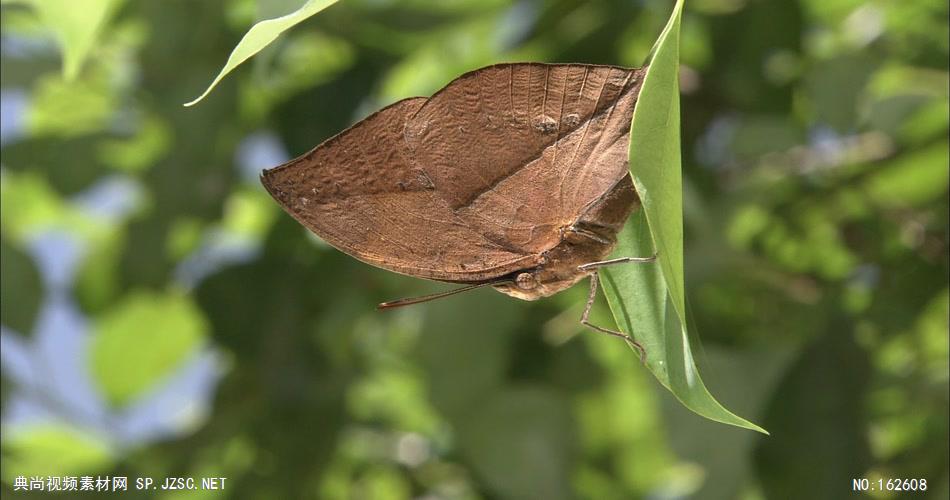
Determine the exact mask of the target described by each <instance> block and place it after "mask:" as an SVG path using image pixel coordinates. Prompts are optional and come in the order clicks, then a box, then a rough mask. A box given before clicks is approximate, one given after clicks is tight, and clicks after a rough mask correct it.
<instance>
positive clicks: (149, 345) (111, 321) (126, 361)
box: [90, 293, 208, 406]
mask: <svg viewBox="0 0 950 500" xmlns="http://www.w3.org/2000/svg"><path fill="white" fill-rule="evenodd" d="M207 330H208V325H207V321H206V320H205V318H204V316H203V315H202V314H201V311H200V310H199V309H198V308H197V307H196V306H195V305H194V304H193V303H192V301H191V300H190V299H189V298H188V296H186V295H180V294H176V293H169V294H162V295H160V294H154V293H133V294H131V295H130V296H128V297H126V298H125V299H124V300H123V301H122V302H120V303H119V304H118V305H116V306H115V308H114V309H112V310H110V311H108V312H106V313H105V314H104V315H103V317H102V318H101V319H100V320H99V321H98V322H97V324H96V331H95V336H94V337H93V340H92V345H91V349H92V355H91V356H90V361H91V363H92V366H91V367H90V370H91V372H92V375H93V378H94V379H95V380H96V382H97V383H98V384H99V387H100V388H101V389H102V391H103V393H104V395H105V397H106V400H107V401H109V403H110V404H112V405H115V406H122V405H125V404H127V403H129V402H131V401H133V400H134V399H136V398H137V397H139V396H140V395H142V394H143V393H144V392H145V391H147V390H149V389H151V388H153V387H154V386H155V385H156V384H158V383H159V382H161V381H162V379H163V378H165V377H166V376H168V375H170V374H171V373H172V372H174V371H175V369H177V368H178V367H179V366H181V364H182V363H183V362H184V361H185V359H186V358H187V357H188V356H189V355H191V354H193V353H194V351H195V349H196V348H198V347H199V346H200V344H201V342H202V341H203V339H204V336H205V333H206V332H207Z"/></svg>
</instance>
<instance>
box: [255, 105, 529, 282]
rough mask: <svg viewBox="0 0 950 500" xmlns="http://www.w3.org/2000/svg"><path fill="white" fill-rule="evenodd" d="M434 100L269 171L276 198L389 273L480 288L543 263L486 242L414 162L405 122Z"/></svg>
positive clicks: (383, 116)
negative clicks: (475, 283)
mask: <svg viewBox="0 0 950 500" xmlns="http://www.w3.org/2000/svg"><path fill="white" fill-rule="evenodd" d="M425 102H426V99H425V98H422V97H419V98H412V99H406V100H403V101H400V102H398V103H395V104H393V105H391V106H389V107H387V108H385V109H383V110H381V111H379V112H378V113H376V114H374V115H372V116H370V117H368V118H366V119H365V120H363V121H361V122H359V123H357V124H356V125H354V126H353V127H351V128H350V129H348V130H346V131H343V132H341V133H340V134H338V135H336V136H335V137H333V138H331V139H329V140H327V141H326V142H324V143H322V144H320V145H319V146H317V147H316V148H314V149H313V150H312V151H310V152H309V153H307V154H305V155H303V156H301V157H299V158H296V159H294V160H291V161H290V162H288V163H286V164H284V165H281V166H279V167H277V168H275V169H272V170H267V171H265V172H264V173H263V175H262V178H261V181H262V183H263V184H264V186H265V187H266V188H267V190H268V192H270V194H271V195H272V196H273V197H274V198H275V199H276V200H277V201H278V202H279V203H280V204H281V205H282V206H283V208H284V209H285V210H286V211H287V212H288V213H290V214H291V215H292V216H293V217H294V218H295V219H297V220H298V221H299V222H300V223H301V224H303V225H304V226H306V227H307V228H308V229H310V230H311V231H313V232H314V233H316V234H317V235H319V236H320V237H321V238H323V239H324V240H326V241H327V242H328V243H330V244H331V245H333V246H335V247H336V248H339V249H340V250H342V251H344V252H346V253H348V254H350V255H352V256H353V257H356V258H358V259H360V260H363V261H365V262H368V263H370V264H372V265H375V266H378V267H381V268H384V269H388V270H391V271H395V272H399V273H403V274H408V275H412V276H419V277H424V278H430V279H438V280H445V281H458V282H469V281H482V280H486V279H491V278H495V277H498V276H501V275H504V274H508V273H510V272H513V271H515V270H517V269H521V268H525V267H531V266H533V265H536V264H537V262H538V256H536V255H530V254H528V253H526V252H522V251H517V250H515V249H508V248H505V247H504V246H501V245H499V244H497V243H495V242H492V241H490V240H488V239H486V238H485V237H484V236H483V235H482V234H480V233H479V232H478V231H477V230H476V229H474V228H472V227H471V225H470V224H469V223H468V222H467V221H466V220H464V219H463V218H461V217H460V216H458V215H457V214H456V213H455V212H454V210H453V207H452V206H450V204H449V202H448V201H446V200H447V199H449V198H450V196H448V195H447V194H446V193H439V192H438V188H437V187H436V186H435V185H434V184H433V182H432V180H431V178H430V177H429V176H428V175H427V174H426V172H425V171H424V170H423V169H421V168H419V167H418V166H414V165H413V164H412V163H411V162H410V161H409V159H408V156H407V155H408V150H407V148H406V144H405V142H404V139H403V132H404V129H405V124H406V120H407V118H408V117H409V116H411V115H412V114H414V113H415V112H417V111H418V110H419V109H420V108H421V107H422V105H423V104H424V103H425Z"/></svg>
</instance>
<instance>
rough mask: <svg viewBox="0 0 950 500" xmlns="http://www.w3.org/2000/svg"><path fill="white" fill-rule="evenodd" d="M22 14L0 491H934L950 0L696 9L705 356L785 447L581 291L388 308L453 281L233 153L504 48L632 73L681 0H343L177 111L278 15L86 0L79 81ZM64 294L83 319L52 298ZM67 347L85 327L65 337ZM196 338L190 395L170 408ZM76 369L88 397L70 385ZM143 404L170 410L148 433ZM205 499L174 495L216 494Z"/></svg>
mask: <svg viewBox="0 0 950 500" xmlns="http://www.w3.org/2000/svg"><path fill="white" fill-rule="evenodd" d="M32 3H33V2H12V1H4V2H3V6H2V20H0V22H2V30H3V46H2V50H0V63H2V72H0V91H2V96H0V97H2V105H3V123H2V125H3V131H2V150H0V152H2V170H0V182H2V184H0V204H2V206H0V239H2V241H0V245H2V246H0V248H2V266H3V269H2V271H3V272H2V275H0V276H2V283H0V284H2V286H0V290H2V300H0V304H2V325H3V328H4V329H3V338H4V344H3V347H4V348H3V366H2V367H3V380H2V388H3V393H2V402H3V417H4V424H3V435H2V443H0V444H2V453H3V462H2V472H0V477H2V480H3V485H2V488H3V492H4V496H5V497H6V496H8V495H9V496H11V498H21V497H23V498H26V497H31V496H37V497H39V496H42V494H39V493H36V492H32V493H24V492H16V493H14V492H13V489H14V482H13V481H14V478H15V477H16V476H18V475H24V476H27V477H29V476H33V475H44V474H61V475H93V476H95V475H97V474H103V475H111V476H128V477H129V478H130V482H131V481H132V479H131V478H135V477H154V478H164V477H169V476H193V477H203V476H217V477H227V478H228V481H227V483H226V489H225V492H224V493H225V494H226V495H228V496H232V497H238V498H329V499H334V498H381V499H387V498H394V499H396V498H413V497H424V496H426V495H428V498H555V499H556V498H574V497H576V498H617V499H621V498H646V497H650V498H687V497H694V498H712V499H717V498H722V499H729V498H743V499H750V500H751V499H759V498H790V497H791V498H799V497H808V498H829V499H833V498H841V497H844V496H846V495H849V494H851V480H852V478H860V477H868V478H872V479H876V478H878V477H883V478H924V479H927V482H928V491H927V492H926V494H924V495H923V496H924V497H926V498H946V497H947V496H948V494H950V492H948V489H950V484H948V481H950V479H948V473H947V470H948V467H950V457H948V448H950V438H948V435H950V434H948V424H947V422H948V417H950V415H948V413H950V410H948V407H950V404H948V371H950V370H948V319H947V318H948V314H950V306H948V301H950V292H948V281H947V275H948V270H950V264H948V239H950V237H948V229H947V225H948V215H947V214H948V208H950V207H948V204H950V203H948V190H947V184H948V170H950V169H948V145H947V144H948V141H947V133H948V129H950V126H948V124H950V116H948V113H950V111H948V110H950V104H948V103H950V98H948V90H947V89H948V82H950V73H948V63H947V58H948V53H950V46H948V45H950V42H948V23H947V16H948V7H947V3H946V2H944V1H934V0H922V1H915V2H889V1H884V0H870V1H857V0H820V1H819V0H799V1H789V2H785V1H765V0H759V1H756V0H693V1H691V2H688V3H687V6H686V10H685V12H684V16H683V21H682V22H683V24H682V36H683V40H682V43H683V45H682V54H681V55H682V60H683V64H684V65H683V67H682V68H681V80H680V85H681V90H682V92H683V96H682V122H683V163H684V182H685V184H686V191H685V207H684V215H685V219H684V224H685V237H686V256H685V263H686V269H685V271H686V287H687V288H686V295H687V309H688V310H689V311H690V316H689V320H690V322H691V325H693V326H695V329H696V332H697V333H698V335H699V336H700V337H701V338H702V339H703V342H702V344H703V346H704V350H703V351H702V352H696V353H694V354H695V355H696V356H697V358H698V360H699V363H700V368H701V369H702V371H703V374H704V377H705V381H706V383H707V384H708V385H709V386H710V389H711V390H712V391H713V393H715V394H717V396H719V397H720V399H721V401H722V402H723V403H724V404H725V405H726V406H727V407H729V408H731V409H735V411H736V412H737V413H739V414H741V415H744V416H748V417H750V418H751V419H752V420H754V421H756V422H759V423H762V424H763V426H764V427H766V428H767V429H769V431H770V432H771V433H772V436H771V437H764V436H758V435H754V434H753V433H750V432H748V431H742V430H739V429H731V428H724V427H723V426H721V425H719V424H715V423H712V422H707V421H705V420H703V419H702V418H700V417H697V416H695V415H694V414H692V413H690V412H688V411H687V410H685V409H683V408H682V407H681V406H680V405H679V404H678V403H677V402H676V401H675V400H673V399H672V397H670V396H669V395H668V394H667V393H666V392H665V391H663V390H662V389H658V388H657V387H656V386H655V384H654V382H653V381H652V378H651V377H650V376H649V375H648V373H647V372H646V370H644V369H643V367H641V366H640V365H639V364H638V363H637V360H636V356H635V355H633V354H632V353H631V352H630V351H629V350H628V349H627V348H626V347H625V346H624V345H623V343H622V342H617V341H615V339H610V338H606V336H602V335H596V334H593V333H590V332H587V331H585V330H583V329H582V328H581V327H580V326H579V325H578V324H577V317H578V316H579V314H580V310H581V306H582V305H583V300H584V294H585V290H582V289H580V287H577V288H578V289H576V290H570V291H568V292H565V293H563V294H560V295H559V296H556V297H552V298H550V299H547V300H543V301H540V302H537V303H531V304H529V303H523V302H518V301H514V300H511V299H508V298H506V297H503V296H501V295H500V294H497V293H494V292H493V291H491V290H483V291H479V292H473V293H471V294H469V295H467V296H459V297H455V298H451V299H446V300H444V301H442V302H441V303H438V302H436V303H432V304H427V305H423V306H419V307H416V308H414V309H413V308H410V309H406V310H402V311H394V312H392V313H385V314H384V313H378V312H376V311H375V310H374V305H375V304H376V303H378V302H380V301H382V300H387V299H392V298H396V297H404V296H411V295H416V294H420V293H426V292H429V291H433V290H437V289H444V288H445V287H444V286H442V285H439V284H431V283H426V282H422V281H419V280H414V279H411V278H405V277H401V276H397V275H393V274H390V273H386V272H383V271H379V270H377V269H374V268H371V267H369V266H366V265H364V264H361V263H359V262H357V261H355V260H353V259H350V258H349V257H346V256H345V255H342V254H341V253H340V252H337V251H335V250H333V249H332V248H329V247H327V246H326V245H325V244H322V243H321V242H319V241H316V239H315V238H313V237H311V236H309V235H308V234H307V233H306V231H305V230H304V229H303V228H301V227H300V226H298V225H297V224H296V223H295V222H294V221H293V220H291V219H290V218H289V217H286V216H285V215H283V214H282V213H280V212H279V209H278V208H277V207H276V204H274V203H272V202H271V201H270V200H269V198H268V197H267V196H266V194H265V193H263V191H262V190H261V189H260V188H259V186H258V183H257V180H256V173H255V172H256V170H258V169H259V168H261V167H265V166H273V165H272V164H267V163H268V162H267V161H264V160H261V159H257V160H254V159H253V158H255V157H254V155H252V154H247V153H246V151H245V149H246V148H247V146H248V144H261V143H264V144H269V143H276V144H278V149H280V147H281V146H282V147H284V148H286V154H289V155H296V154H299V153H301V152H304V151H306V150H308V149H309V148H311V147H312V146H313V145H315V144H317V143H319V142H320V141H322V140H324V139H325V138H327V137H329V136H331V135H332V134H335V133H336V132H338V131H339V130H341V129H343V128H344V127H346V126H348V125H349V124H351V123H352V122H353V121H355V120H357V119H359V118H361V117H363V116H365V115H367V114H368V113H370V112H372V111H374V110H376V109H378V108H379V107H381V106H383V105H385V104H388V103H390V102H393V101H395V100H397V99H399V98H402V97H407V96H411V95H424V94H428V93H431V92H432V91H433V90H435V89H437V88H439V87H441V86H442V85H444V84H445V83H446V82H448V81H449V80H450V79H451V78H453V77H454V76H456V75H458V74H459V73H461V72H463V71H466V70H469V69H473V68H476V67H480V66H484V65H487V64H491V63H496V62H501V61H516V60H539V61H572V62H586V63H609V64H625V65H639V64H640V63H641V62H642V61H643V60H644V59H645V57H646V55H647V53H648V52H649V49H650V47H651V45H652V42H653V40H654V39H655V37H656V35H657V34H658V33H659V31H660V29H661V28H662V26H663V24H664V22H665V21H666V17H667V15H668V13H669V9H670V7H671V4H670V2H660V1H643V2H632V1H620V0H617V1H602V2H574V1H567V0H551V1H541V0H524V1H514V2H509V1H504V0H493V1H489V2H485V1H476V0H455V1H449V2H445V1H435V0H413V1H411V2H392V1H386V0H383V1H380V0H374V1H369V0H366V1H359V0H348V1H346V2H341V3H339V4H337V5H335V6H333V7H331V8H329V9H327V10H326V11H324V12H321V13H320V14H319V15H317V16H315V17H313V18H312V19H309V20H307V21H305V22H303V23H301V24H300V25H298V26H297V27H295V28H294V29H293V30H291V31H289V32H288V33H287V34H286V36H284V37H281V38H280V39H278V40H277V41H276V42H275V43H274V44H273V45H272V46H271V47H268V48H267V49H265V50H264V51H262V52H261V53H259V54H258V55H257V56H256V57H255V58H253V59H251V60H250V61H249V62H248V63H247V64H245V65H244V66H242V67H241V68H239V69H238V70H237V71H235V72H234V73H233V74H232V75H230V76H229V77H228V78H226V79H225V80H223V81H222V83H221V84H220V85H219V86H218V87H217V88H216V89H215V91H214V92H213V93H212V94H210V95H209V96H208V98H206V99H205V100H204V101H203V102H202V103H201V105H199V106H195V107H193V108H188V109H185V108H182V107H181V103H183V102H185V101H188V100H189V99H191V98H192V97H194V96H195V95H198V94H199V93H200V92H201V91H202V90H203V89H204V87H205V86H206V85H207V83H208V82H209V81H210V80H211V79H212V78H213V76H214V75H215V74H216V73H217V71H219V70H220V67H221V64H222V62H223V61H225V60H226V58H227V55H228V54H229V53H230V51H231V49H232V48H233V47H234V46H235V44H236V43H237V42H238V40H239V39H240V38H241V36H242V35H243V34H244V33H245V32H246V31H247V29H248V28H249V27H250V26H251V25H252V24H253V23H254V22H255V21H257V20H259V19H265V18H271V17H274V16H276V15H280V14H283V13H287V12H291V11H293V10H294V9H296V8H298V7H299V6H300V2H298V1H286V2H260V5H258V3H257V2H254V1H253V0H231V1H220V2H187V1H183V0H182V1H172V0H168V1H162V2H146V1H134V0H128V1H125V2H114V3H112V2H105V3H108V4H110V5H113V6H114V7H111V8H112V9H113V10H110V11H103V12H106V13H105V14H103V16H104V17H103V18H102V19H104V20H105V21H103V24H102V26H101V27H99V28H96V29H94V30H89V29H85V30H83V31H84V32H91V33H93V34H94V41H93V42H92V43H91V44H90V45H89V46H88V57H85V62H84V63H82V64H81V65H79V66H77V68H76V69H75V70H69V69H67V73H68V72H69V71H75V75H70V76H74V78H73V79H72V80H65V79H64V76H63V70H64V67H65V68H69V67H70V66H69V65H70V64H75V63H73V62H68V61H75V60H77V59H76V58H77V56H76V55H75V54H76V53H77V52H81V51H82V50H86V49H83V48H82V46H75V47H71V46H70V47H68V48H66V49H65V50H63V49H62V47H63V45H62V44H63V43H65V44H67V45H69V44H70V42H69V40H70V38H64V35H62V33H63V31H58V29H59V28H57V26H56V25H55V24H54V23H52V22H51V21H49V20H48V19H49V17H48V15H46V14H44V13H43V9H35V8H34V7H31V6H30V5H31V4H32ZM63 3H64V4H65V3H66V2H63ZM76 3H77V4H78V3H79V2H76ZM105 3H104V4H105ZM69 4H70V5H72V3H69ZM93 13H94V12H93V11H92V9H91V8H90V9H89V11H88V12H86V14H89V15H90V16H91V15H92V14H93ZM91 27H92V26H90V25H86V28H91ZM72 33H74V34H75V33H76V32H72ZM64 40H65V42H64ZM76 43H87V42H76ZM70 54H72V55H70ZM81 59H82V58H81V57H80V60H81ZM64 61H67V64H66V65H64V64H63V63H64ZM262 138H263V139H262ZM268 138H269V139H268ZM268 141H270V142H268ZM252 149H253V148H252ZM280 156H281V153H275V154H270V155H269V156H267V158H270V160H271V161H273V162H274V163H276V162H279V161H281V160H282V159H283V158H280ZM112 189H117V190H118V191H119V192H121V193H124V194H123V195H122V196H118V195H116V196H118V198H121V200H124V201H123V202H122V203H119V205H121V207H120V208H121V209H118V208H115V207H113V208H111V209H109V210H105V209H104V208H103V206H102V203H101V200H102V198H101V197H97V196H98V195H97V196H93V195H96V194H97V193H102V192H111V191H109V190H112ZM116 196H113V197H112V198H109V197H106V199H108V200H112V201H113V202H114V201H115V199H118V198H116ZM96 200H99V201H98V202H97V201H96ZM113 204H115V203H113ZM106 205H108V204H106ZM110 206H111V205H110ZM51 234H52V235H65V237H68V238H69V239H68V241H70V242H73V243H71V244H75V245H77V248H79V250H77V251H76V252H75V259H74V260H75V262H72V261H70V262H72V264H70V265H72V266H73V268H74V269H73V271H74V272H72V273H66V272H61V271H62V270H59V271H57V269H58V268H57V267H56V265H58V264H62V265H63V266H65V265H66V264H65V263H66V261H67V259H66V258H65V257H63V255H67V254H66V253H62V254H56V253H55V252H54V253H53V257H50V256H49V255H47V254H46V253H43V252H44V251H46V250H43V249H47V250H48V249H49V248H51V247H52V248H54V249H55V250H57V251H61V252H66V250H67V249H68V248H69V245H68V244H64V243H63V244H51V243H49V241H50V240H49V238H50V235H51ZM52 241H54V243H55V242H56V241H59V240H52ZM222 248H223V249H225V250H227V251H224V250H220V249H222ZM214 249H219V250H214ZM228 249H230V250H228ZM235 249H236V250H235ZM215 252H218V253H215ZM229 252H230V253H229ZM57 255H58V256H59V257H58V258H54V257H56V256H57ZM63 301H71V302H69V303H72V304H74V307H75V311H76V314H77V315H78V317H79V318H80V320H76V321H73V322H72V323H69V322H57V321H53V320H51V319H50V318H51V316H50V315H49V311H50V310H52V309H51V308H52V307H53V306H57V305H59V306H62V304H63ZM54 319H55V318H54ZM594 320H595V321H596V322H598V323H600V324H609V321H610V316H609V314H608V313H607V311H606V307H605V306H604V305H603V304H599V305H598V308H597V309H596V310H595V318H594ZM69 325H73V326H75V327H76V328H77V329H76V330H75V331H74V330H69V331H64V329H67V327H68V326H69ZM76 325H79V326H76ZM174 325H178V326H174ZM168 328H173V329H174V330H175V331H174V332H168V331H167V329H168ZM51 332H52V333H51ZM163 333H165V334H163ZM53 334H57V335H62V336H63V337H62V338H68V339H74V340H73V342H74V343H72V344H64V346H66V347H63V348H62V349H61V351H59V352H60V353H61V355H60V357H55V356H53V357H51V356H49V355H48V353H49V352H52V351H51V350H50V349H53V347H55V346H53V347H51V346H50V342H49V341H48V339H49V338H60V337H55V335H54V336H53V337H50V335H53ZM70 335H72V336H70ZM18 346H19V347H18ZM14 352H21V353H22V354H23V356H22V357H16V356H14V355H13V353H14ZM209 352H210V353H212V354H213V356H212V357H213V359H214V360H215V362H214V370H212V371H213V372H214V373H215V374H217V375H215V377H220V378H219V379H215V380H217V384H216V385H214V384H212V385H213V390H212V391H209V392H210V396H208V397H205V398H200V397H196V398H193V399H188V400H187V401H186V402H189V403H188V404H186V405H184V406H181V407H179V406H174V408H177V409H176V410H175V411H171V410H168V411H166V410H167V409H168V408H171V407H172V406H173V403H175V402H176V401H177V400H176V399H175V398H169V397H159V396H161V395H162V394H164V393H162V388H164V387H172V386H170V385H169V384H174V383H175V381H176V380H177V379H178V378H180V377H185V378H187V377H186V375H188V373H189V372H188V368H187V367H188V366H191V365H190V364H189V363H190V362H191V361H190V360H192V359H197V358H196V357H198V358H200V357H201V356H202V355H203V354H204V353H209ZM44 353H46V354H44ZM24 360H26V361H28V362H26V363H24V362H23V361H24ZM69 367H76V368H75V369H76V372H75V373H73V372H69V371H65V370H67V368H69ZM69 374H72V375H73V378H75V379H83V380H87V381H88V383H89V384H91V387H92V388H93V389H94V390H95V393H96V394H97V395H98V396H97V398H98V399H96V398H93V399H95V400H93V401H91V402H84V400H81V399H77V398H76V397H75V395H74V394H73V393H70V392H68V391H67V392H63V391H56V390H55V389H56V388H57V387H59V386H58V385H57V384H59V383H60V381H62V380H66V379H69V378H70V377H68V376H67V375H69ZM66 387H71V386H66ZM166 396H167V394H166ZM156 398H157V399H156ZM182 398H184V396H183V395H182V396H181V398H179V399H182ZM97 401H98V403H97ZM149 401H152V403H151V406H149V404H150V403H149ZM108 402H111V403H112V404H111V405H110V404H108ZM26 403H29V405H31V406H30V407H31V408H34V410H32V411H25V410H23V408H24V405H26ZM87 403H88V404H87ZM94 403H95V404H94ZM97 404H98V406H97ZM140 405H144V406H140ZM136 409H141V410H140V411H141V413H140V414H142V415H150V416H155V415H163V414H164V413H170V416H169V419H170V420H169V422H172V423H173V424H174V425H171V424H169V425H170V427H168V428H167V429H165V431H163V433H156V434H150V435H149V436H144V435H140V434H136V433H135V432H132V431H129V430H128V429H133V430H134V428H135V426H136V425H140V424H135V422H138V421H137V420H135V418H133V417H134V415H136V413H135V410H136ZM24 415H25V416H24ZM133 424H135V425H133ZM135 436H139V437H137V438H136V437H135ZM198 493H199V492H195V493H194V494H189V493H178V494H175V495H172V494H168V495H164V496H168V497H181V498H184V497H192V496H194V497H197V496H211V495H215V496H218V495H219V494H217V493H215V492H200V493H201V494H200V495H199V494H198ZM60 495H61V494H60ZM136 495H140V496H143V497H152V496H154V495H153V494H152V493H151V492H147V494H146V492H132V496H133V497H134V496H136ZM869 495H870V496H872V497H877V498H897V497H902V496H905V495H906V494H901V493H895V492H881V491H876V492H871V493H869ZM906 496H914V497H915V498H916V497H920V496H921V495H906Z"/></svg>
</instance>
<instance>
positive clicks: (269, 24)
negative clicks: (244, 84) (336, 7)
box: [185, 0, 337, 106]
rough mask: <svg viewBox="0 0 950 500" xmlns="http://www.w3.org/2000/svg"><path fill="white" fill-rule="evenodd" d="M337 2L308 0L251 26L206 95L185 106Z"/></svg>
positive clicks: (195, 102) (335, 0)
mask: <svg viewBox="0 0 950 500" xmlns="http://www.w3.org/2000/svg"><path fill="white" fill-rule="evenodd" d="M336 2H337V0H307V3H305V4H304V5H303V7H300V8H299V9H297V10H295V11H294V12H291V13H290V14H287V15H286V16H281V17H277V18H274V19H267V20H264V21H261V22H259V23H257V24H255V25H254V26H251V29H249V30H248V31H247V33H246V34H245V35H244V38H242V39H241V41H240V42H238V44H237V46H235V47H234V50H232V51H231V55H230V56H228V62H226V63H225V64H224V68H222V69H221V72H220V73H218V76H216V77H215V78H214V81H213V82H211V85H209V86H208V88H207V89H206V90H205V91H204V93H203V94H201V95H200V96H198V98H197V99H195V100H193V101H191V102H188V103H185V106H194V105H195V104H197V103H198V101H201V100H202V99H204V98H205V96H207V95H208V94H209V93H210V92H211V89H213V88H214V87H215V86H216V85H217V84H218V82H220V81H221V80H222V79H223V78H224V77H225V75H227V74H228V73H230V72H231V71H232V70H233V69H234V68H236V67H238V65H240V64H241V63H243V62H244V61H246V60H248V59H250V58H251V56H253V55H254V54H257V53H258V52H260V51H261V50H262V49H263V48H264V47H266V46H268V45H269V44H270V43H271V42H273V41H274V40H276V39H277V37H278V36H280V34H281V33H283V32H284V31H287V30H289V29H290V28H292V27H294V26H296V25H297V24H299V23H300V22H302V21H304V20H305V19H307V18H308V17H310V16H313V15H314V14H316V13H318V12H320V11H321V10H323V9H325V8H327V7H329V6H331V5H333V4H335V3H336Z"/></svg>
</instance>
